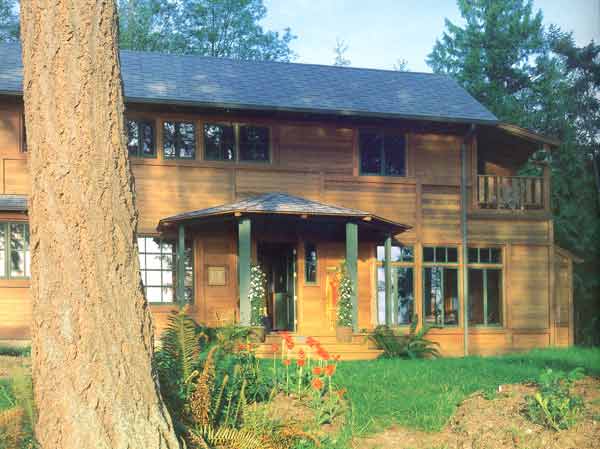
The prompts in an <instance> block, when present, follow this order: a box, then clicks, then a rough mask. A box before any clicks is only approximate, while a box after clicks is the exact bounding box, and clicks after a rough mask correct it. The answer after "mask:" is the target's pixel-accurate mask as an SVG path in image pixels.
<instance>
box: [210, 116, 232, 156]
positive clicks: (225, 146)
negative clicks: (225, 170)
mask: <svg viewBox="0 0 600 449" xmlns="http://www.w3.org/2000/svg"><path fill="white" fill-rule="evenodd" d="M204 158H205V159H207V160H209V161H234V160H235V129H234V127H233V126H232V125H218V124H212V123H206V124H205V125H204Z"/></svg>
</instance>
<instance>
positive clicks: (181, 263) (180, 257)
mask: <svg viewBox="0 0 600 449" xmlns="http://www.w3.org/2000/svg"><path fill="white" fill-rule="evenodd" d="M176 292H177V303H178V304H179V306H180V307H183V305H184V304H185V227H184V226H183V225H182V224H180V225H179V226H178V227H177V287H176Z"/></svg>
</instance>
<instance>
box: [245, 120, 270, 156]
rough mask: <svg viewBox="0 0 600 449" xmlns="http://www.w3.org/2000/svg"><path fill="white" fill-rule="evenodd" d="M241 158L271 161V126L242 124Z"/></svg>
mask: <svg viewBox="0 0 600 449" xmlns="http://www.w3.org/2000/svg"><path fill="white" fill-rule="evenodd" d="M239 139H240V142H239V146H240V160H242V161H253V162H268V161H269V128H267V127H261V126H240V131H239Z"/></svg>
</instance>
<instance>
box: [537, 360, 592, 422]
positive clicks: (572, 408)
mask: <svg viewBox="0 0 600 449" xmlns="http://www.w3.org/2000/svg"><path fill="white" fill-rule="evenodd" d="M582 377H583V369H582V368H576V369H574V370H572V371H571V372H569V373H568V374H567V373H565V372H564V371H554V370H552V369H547V370H545V371H544V372H543V373H542V374H541V375H540V377H539V379H538V391H536V393H535V394H534V395H533V396H529V397H527V414H528V416H529V418H530V419H531V420H532V421H533V422H535V423H537V424H541V425H544V426H548V427H551V428H552V429H554V430H556V431H560V430H564V429H568V428H569V427H571V426H572V425H573V424H575V422H576V421H577V418H578V417H579V415H580V413H581V410H582V409H583V402H582V400H581V398H580V397H578V396H574V395H572V394H571V388H572V387H573V383H574V382H575V381H576V380H579V379H581V378H582Z"/></svg>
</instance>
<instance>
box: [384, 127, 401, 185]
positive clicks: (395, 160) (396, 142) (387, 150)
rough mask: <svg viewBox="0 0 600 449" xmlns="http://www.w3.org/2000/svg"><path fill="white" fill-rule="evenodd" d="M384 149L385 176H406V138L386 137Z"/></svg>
mask: <svg viewBox="0 0 600 449" xmlns="http://www.w3.org/2000/svg"><path fill="white" fill-rule="evenodd" d="M383 148H384V155H385V157H384V159H385V172H384V174H385V175H388V176H404V175H405V174H406V167H405V161H406V159H405V150H404V137H403V136H393V135H392V136H385V137H384V144H383Z"/></svg>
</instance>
